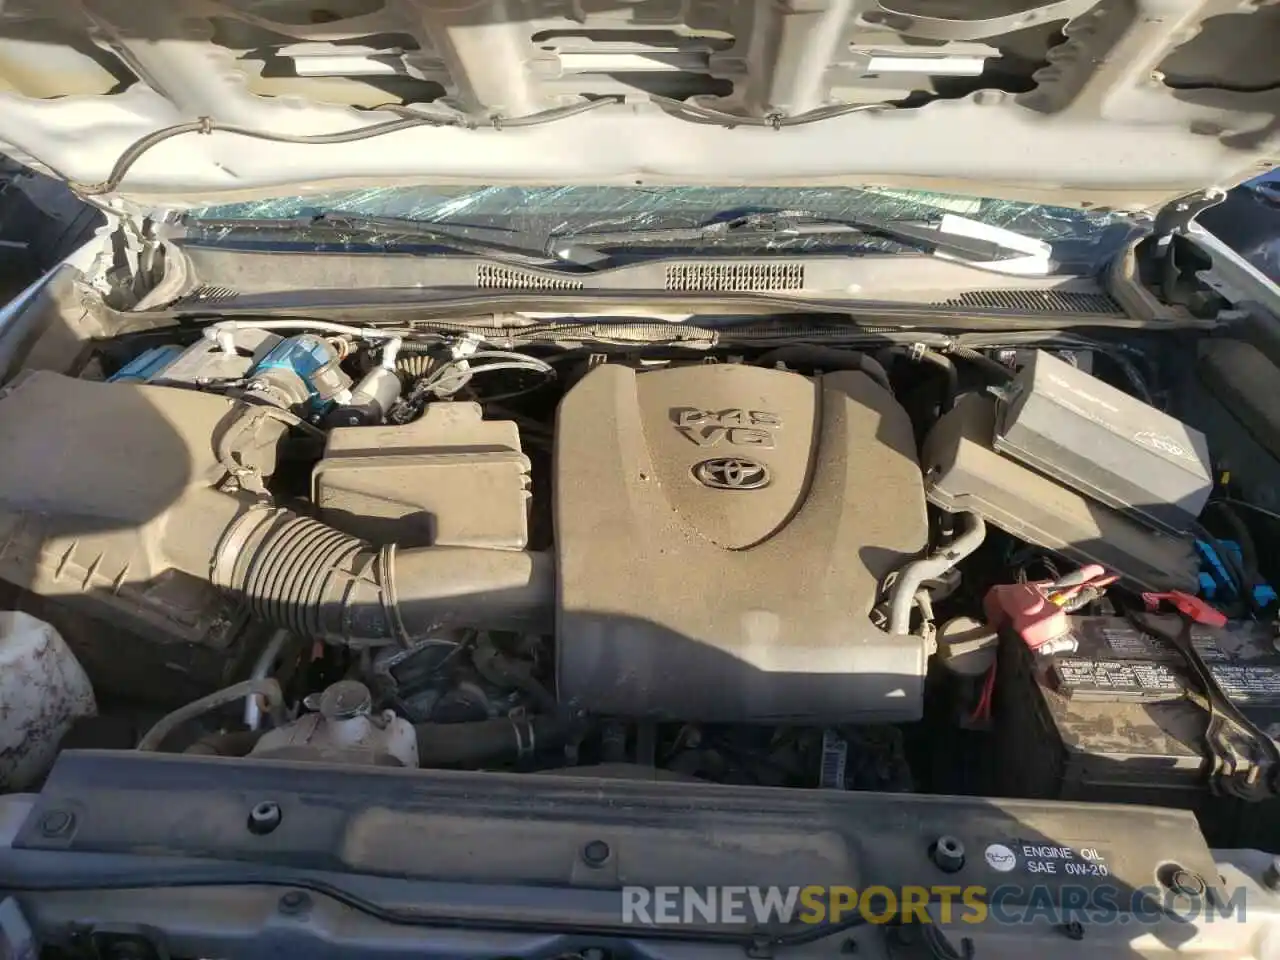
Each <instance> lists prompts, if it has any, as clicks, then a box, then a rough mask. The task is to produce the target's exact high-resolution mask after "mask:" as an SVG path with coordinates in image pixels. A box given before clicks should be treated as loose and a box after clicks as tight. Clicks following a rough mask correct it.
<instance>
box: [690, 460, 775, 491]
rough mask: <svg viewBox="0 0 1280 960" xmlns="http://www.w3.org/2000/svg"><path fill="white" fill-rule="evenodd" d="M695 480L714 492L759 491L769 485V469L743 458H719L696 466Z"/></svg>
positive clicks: (704, 461)
mask: <svg viewBox="0 0 1280 960" xmlns="http://www.w3.org/2000/svg"><path fill="white" fill-rule="evenodd" d="M693 478H694V479H695V480H697V481H698V482H699V483H700V484H702V485H703V486H704V487H711V488H712V489H713V490H759V489H760V488H761V487H767V486H768V485H769V468H768V467H766V466H765V465H764V464H763V463H757V462H756V461H754V460H744V459H742V458H741V457H719V458H717V459H715V460H703V461H702V462H701V463H699V464H696V465H695V466H694V468H693Z"/></svg>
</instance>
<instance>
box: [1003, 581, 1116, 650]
mask: <svg viewBox="0 0 1280 960" xmlns="http://www.w3.org/2000/svg"><path fill="white" fill-rule="evenodd" d="M1115 580H1116V578H1115V577H1114V576H1110V575H1108V574H1107V572H1106V570H1104V569H1103V568H1102V567H1100V566H1098V565H1097V564H1088V565H1087V566H1083V567H1081V568H1080V569H1079V570H1074V571H1072V572H1071V573H1069V574H1067V575H1066V576H1064V577H1062V578H1060V579H1058V580H1045V581H1040V582H1037V583H1006V584H1000V585H999V586H995V587H992V588H991V589H990V590H988V591H987V595H986V597H984V598H983V603H982V606H983V609H984V611H985V612H986V615H987V622H988V623H990V624H991V625H992V626H993V627H995V628H996V629H998V630H1002V629H1006V628H1007V629H1009V630H1012V631H1013V632H1014V633H1016V634H1017V635H1018V636H1019V637H1021V638H1022V642H1023V643H1025V644H1026V645H1027V647H1028V648H1029V649H1031V650H1039V649H1040V648H1041V647H1043V646H1045V645H1046V644H1050V643H1053V642H1054V641H1056V640H1060V639H1062V638H1063V637H1065V636H1067V635H1068V634H1069V633H1070V632H1071V623H1070V620H1068V618H1067V615H1068V612H1069V610H1068V607H1069V606H1070V601H1072V600H1073V599H1074V598H1076V597H1078V596H1079V595H1080V594H1081V592H1082V591H1084V590H1085V589H1089V590H1092V591H1095V592H1097V593H1100V592H1101V591H1102V590H1103V589H1104V588H1105V587H1107V586H1110V585H1111V584H1112V583H1114V582H1115Z"/></svg>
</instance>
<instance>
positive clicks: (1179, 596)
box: [1142, 590, 1227, 627]
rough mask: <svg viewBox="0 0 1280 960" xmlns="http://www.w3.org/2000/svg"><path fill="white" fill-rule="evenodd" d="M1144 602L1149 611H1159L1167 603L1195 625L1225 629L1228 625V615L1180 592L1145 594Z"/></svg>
mask: <svg viewBox="0 0 1280 960" xmlns="http://www.w3.org/2000/svg"><path fill="white" fill-rule="evenodd" d="M1142 602H1143V603H1145V604H1146V605H1147V609H1148V610H1152V611H1155V610H1159V609H1160V604H1161V603H1167V604H1169V606H1171V607H1173V608H1174V609H1175V610H1177V611H1178V612H1179V613H1180V614H1182V615H1183V616H1184V617H1186V618H1187V619H1188V620H1190V621H1192V622H1193V623H1202V624H1204V625H1205V626H1208V627H1224V626H1226V624H1227V617H1226V614H1224V613H1222V612H1221V611H1220V610H1217V609H1215V608H1214V607H1211V606H1210V605H1209V604H1207V603H1206V602H1205V601H1203V600H1201V599H1200V598H1199V597H1193V596H1191V594H1189V593H1182V592H1181V591H1179V590H1171V591H1169V592H1168V593H1144V594H1143V595H1142Z"/></svg>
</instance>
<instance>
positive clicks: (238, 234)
mask: <svg viewBox="0 0 1280 960" xmlns="http://www.w3.org/2000/svg"><path fill="white" fill-rule="evenodd" d="M767 213H785V214H791V215H792V216H795V215H797V214H803V215H804V216H805V217H817V218H825V219H831V220H848V219H860V218H875V219H877V220H895V221H903V220H906V221H915V222H930V221H937V219H938V218H940V217H941V216H942V215H944V214H947V213H951V214H958V215H960V216H964V217H968V218H970V219H973V220H979V221H981V222H983V223H987V224H990V225H992V226H996V227H1003V228H1005V229H1008V230H1012V231H1015V232H1017V233H1021V234H1025V235H1027V236H1029V237H1034V238H1035V239H1038V240H1045V241H1048V242H1049V243H1051V244H1052V245H1053V253H1054V257H1055V258H1056V259H1057V260H1058V261H1059V262H1063V263H1065V264H1069V265H1071V266H1072V267H1073V268H1074V269H1075V270H1077V271H1083V270H1087V269H1088V268H1089V267H1090V266H1091V265H1094V264H1097V263H1099V262H1101V261H1102V260H1103V259H1105V257H1106V256H1107V254H1108V253H1110V252H1111V251H1113V250H1115V249H1117V248H1118V247H1119V245H1120V244H1122V243H1123V242H1124V240H1125V238H1126V237H1127V236H1128V235H1129V234H1130V233H1131V231H1132V230H1133V227H1134V224H1133V222H1132V221H1131V220H1130V219H1128V218H1127V217H1126V216H1123V215H1120V214H1111V213H1104V212H1094V211H1087V210H1075V209H1069V208H1065V207H1054V206H1048V205H1043V204H1028V203H1016V202H1012V201H1007V200H996V199H987V198H982V197H969V196H961V195H951V194H943V193H929V192H923V191H910V190H896V189H887V188H884V189H880V188H866V189H860V188H856V187H839V188H813V187H676V186H652V187H647V186H630V187H600V186H551V187H514V186H482V187H476V186H424V187H388V188H376V189H367V190H355V191H350V192H345V193H333V194H326V195H312V196H299V197H283V198H273V199H270V200H261V201H254V202H247V203H236V204H227V205H222V206H217V207H206V208H203V209H199V210H194V211H192V212H191V213H190V214H189V222H190V224H191V234H190V239H192V240H196V241H207V242H235V243H251V244H253V243H265V244H277V243H281V242H288V243H291V244H296V243H299V242H301V243H305V244H308V245H315V246H322V247H332V246H334V245H335V244H336V245H340V246H345V245H347V243H346V241H345V240H344V239H343V238H342V236H341V235H340V234H339V235H337V236H335V234H334V231H333V230H332V229H326V230H323V231H321V230H316V231H314V233H313V234H311V235H308V233H307V231H306V223H305V221H306V219H308V218H311V217H315V216H318V215H320V214H328V215H336V214H341V215H345V216H360V217H370V216H372V217H386V218H397V219H404V220H412V221H417V222H419V223H423V224H431V225H438V226H442V227H448V228H449V230H450V231H451V232H452V233H454V234H456V235H460V236H472V237H474V238H475V239H477V240H489V241H493V240H496V241H499V242H505V243H509V244H511V245H513V246H520V247H527V248H541V247H544V246H546V244H547V243H548V242H549V240H550V239H551V238H553V237H554V238H563V237H568V236H573V235H575V234H585V233H609V234H618V233H626V232H633V233H634V232H638V231H648V230H657V229H662V230H666V229H673V228H691V227H699V226H703V225H706V224H709V223H717V222H724V221H729V220H733V219H735V218H738V217H743V216H748V215H753V214H767ZM202 221H203V223H202ZM212 221H216V222H212ZM228 221H249V222H248V223H238V224H235V225H232V224H230V223H228ZM281 221H298V222H291V223H282V222H281ZM350 240H351V245H355V246H366V245H369V246H378V245H380V244H382V243H391V242H394V243H395V244H396V246H397V247H404V246H410V245H412V246H420V247H430V246H432V242H431V240H429V239H422V238H417V239H415V240H412V241H406V240H403V239H398V238H397V236H396V233H395V230H394V229H391V228H389V229H388V230H387V232H386V234H385V235H382V236H380V235H378V234H376V233H375V234H370V233H368V232H367V231H361V232H360V233H359V235H358V236H355V235H353V236H352V237H351V238H350ZM609 246H611V247H612V248H613V249H615V250H618V249H621V250H626V249H627V245H626V243H625V242H624V241H622V240H621V239H618V240H615V241H612V242H611V243H610V244H609ZM637 246H639V244H637ZM762 250H777V251H779V252H784V253H787V254H790V255H794V254H796V253H800V252H806V251H821V252H824V253H858V254H861V253H899V252H906V251H913V250H914V248H913V247H911V246H908V245H906V244H903V243H899V242H897V241H895V240H892V239H889V238H887V237H880V236H875V235H869V234H862V233H840V234H821V235H813V234H810V235H806V236H786V235H776V236H774V235H767V234H762V233H761V232H759V231H755V232H752V233H750V234H749V235H732V234H729V235H725V234H720V235H712V236H704V237H697V238H681V239H680V240H679V241H667V242H663V243H651V242H645V243H644V245H643V250H639V249H637V250H635V251H634V252H635V253H636V254H639V255H645V256H658V255H661V254H662V253H664V252H679V253H702V254H709V255H714V254H715V253H716V252H725V253H730V252H743V251H762ZM628 252H630V251H628Z"/></svg>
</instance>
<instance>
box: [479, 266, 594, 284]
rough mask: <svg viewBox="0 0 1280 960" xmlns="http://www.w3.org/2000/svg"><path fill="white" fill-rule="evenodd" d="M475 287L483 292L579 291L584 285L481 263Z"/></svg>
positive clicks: (569, 280) (567, 279)
mask: <svg viewBox="0 0 1280 960" xmlns="http://www.w3.org/2000/svg"><path fill="white" fill-rule="evenodd" d="M476 286H477V287H480V288H481V289H485V290H495V289H497V290H581V289H583V286H584V285H583V283H582V281H581V280H571V279H569V278H568V277H548V276H544V275H543V274H540V273H532V272H529V273H526V272H525V271H523V270H516V269H513V268H512V267H503V266H497V265H495V264H491V263H482V264H479V265H478V266H477V267H476Z"/></svg>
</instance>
